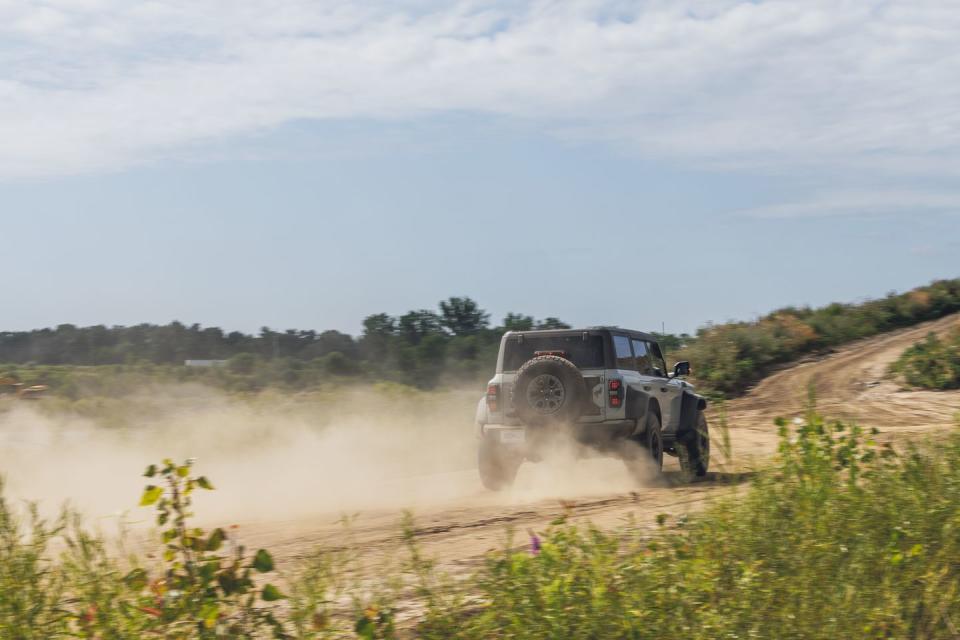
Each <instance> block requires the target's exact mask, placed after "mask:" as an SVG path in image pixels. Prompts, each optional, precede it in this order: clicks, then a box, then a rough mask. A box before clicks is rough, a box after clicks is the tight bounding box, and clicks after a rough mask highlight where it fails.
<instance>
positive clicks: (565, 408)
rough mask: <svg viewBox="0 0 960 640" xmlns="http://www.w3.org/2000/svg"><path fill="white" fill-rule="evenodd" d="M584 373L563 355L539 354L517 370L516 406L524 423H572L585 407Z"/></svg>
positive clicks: (515, 383)
mask: <svg viewBox="0 0 960 640" xmlns="http://www.w3.org/2000/svg"><path fill="white" fill-rule="evenodd" d="M584 393H585V388H584V382H583V376H582V375H581V374H580V370H579V369H577V367H576V365H575V364H573V363H572V362H570V361H569V360H567V359H566V358H561V357H560V356H538V357H536V358H533V359H531V360H528V361H527V362H526V363H525V364H524V365H523V366H522V367H520V369H519V370H518V371H517V379H516V381H515V382H514V384H513V407H514V410H516V412H517V416H518V417H519V418H520V420H521V421H522V422H523V423H524V424H528V425H542V424H554V423H570V422H573V421H575V420H576V419H577V418H579V417H580V413H581V412H582V411H583V397H584Z"/></svg>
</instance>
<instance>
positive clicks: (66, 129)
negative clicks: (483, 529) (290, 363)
mask: <svg viewBox="0 0 960 640" xmlns="http://www.w3.org/2000/svg"><path fill="white" fill-rule="evenodd" d="M958 80H960V11H957V10H956V5H955V4H954V3H953V2H948V1H942V2H929V1H924V0H919V1H913V2H868V1H841V2H837V1H836V0H833V1H830V2H825V1H824V2H819V1H817V0H803V1H798V2H790V1H781V2H735V1H732V0H730V1H726V0H715V1H702V2H689V1H683V0H670V1H665V2H613V1H584V2H580V1H571V0H566V1H563V2H532V3H524V2H489V3H480V2H457V3H439V2H437V3H434V2H427V1H425V0H424V1H410V2H367V1H365V2H362V3H361V2H323V3H318V2H313V1H306V0H303V1H294V0H291V1H283V0H277V1H273V2H253V1H247V0H232V1H231V2H197V1H191V2H186V1H183V2H181V1H172V0H158V1H154V2H144V3H129V2H121V1H119V0H116V1H114V0H52V1H48V2H25V1H23V0H0V219H2V220H0V221H2V225H0V255H2V256H3V258H4V259H3V262H2V264H3V267H4V275H5V279H4V284H5V286H4V289H5V291H6V292H7V293H6V295H4V296H3V299H2V300H3V301H2V302H0V330H3V329H26V328H35V327H40V326H48V325H55V324H59V323H62V322H72V323H76V324H98V323H104V324H130V323H136V322H144V321H148V322H167V321H169V320H172V319H179V320H181V321H184V322H188V323H192V322H200V323H203V324H214V325H219V326H223V327H225V328H228V329H243V330H256V329H257V328H259V327H260V326H262V325H268V326H271V327H274V328H287V327H300V328H318V329H321V328H337V329H341V330H346V331H350V332H356V331H357V330H358V329H359V326H360V322H361V320H362V318H363V317H364V316H366V315H369V314H371V313H375V312H380V311H386V312H389V313H395V314H398V313H402V312H404V311H406V310H409V309H415V308H430V307H434V306H435V305H436V302H437V301H438V300H440V299H441V298H445V297H448V296H450V295H469V296H471V297H474V298H475V299H477V300H478V301H479V302H480V303H481V305H482V306H483V307H484V308H486V309H488V310H489V311H490V312H491V313H492V314H493V316H494V319H495V320H499V319H500V318H502V316H503V314H505V313H506V312H507V311H518V312H524V313H528V314H533V315H535V316H537V317H543V316H547V315H554V316H559V317H561V318H563V319H564V320H566V321H568V322H571V323H575V324H598V323H604V324H608V323H609V324H620V325H624V326H631V327H636V328H659V326H660V323H661V322H664V323H666V327H667V329H668V330H673V331H681V330H688V331H689V330H693V329H695V328H696V327H697V326H699V325H701V324H703V323H705V322H707V321H711V320H713V321H723V320H727V319H731V318H750V317H752V316H754V315H755V314H758V313H764V312H766V311H769V310H770V309H773V308H775V307H778V306H783V305H786V304H807V303H809V304H822V303H825V302H829V301H832V300H844V301H846V300H849V301H853V300H857V299H860V298H863V297H867V296H871V297H872V296H879V295H883V294H884V293H886V292H887V291H890V290H903V289H906V288H909V287H912V286H916V285H918V284H923V283H925V282H928V281H930V280H932V279H935V278H939V277H956V276H960V81H958Z"/></svg>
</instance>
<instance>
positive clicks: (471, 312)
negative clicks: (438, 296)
mask: <svg viewBox="0 0 960 640" xmlns="http://www.w3.org/2000/svg"><path fill="white" fill-rule="evenodd" d="M440 318H441V320H440V322H441V324H442V325H443V327H444V328H445V329H446V330H447V331H449V332H450V333H452V334H453V335H455V336H466V335H470V334H473V333H477V332H478V331H480V330H482V329H485V328H486V327H487V325H488V324H489V321H490V315H489V314H488V313H486V312H485V311H483V310H482V309H481V308H480V307H478V306H477V303H476V302H474V301H473V300H471V299H470V298H457V297H453V298H449V299H447V300H444V301H442V302H440Z"/></svg>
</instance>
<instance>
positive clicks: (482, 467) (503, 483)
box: [477, 433, 523, 491]
mask: <svg viewBox="0 0 960 640" xmlns="http://www.w3.org/2000/svg"><path fill="white" fill-rule="evenodd" d="M496 435H497V434H495V433H487V434H484V436H483V437H482V438H481V439H480V447H479V449H478V450H477V469H478V470H479V471H480V483H481V484H483V486H484V488H486V489H489V490H490V491H502V490H503V489H508V488H509V487H511V486H513V481H514V480H515V479H516V477H517V470H518V469H519V468H520V463H521V462H523V458H521V457H520V456H519V455H518V454H517V453H515V452H511V451H508V450H506V449H505V448H504V447H503V446H502V445H501V444H500V443H499V442H498V441H497V438H496Z"/></svg>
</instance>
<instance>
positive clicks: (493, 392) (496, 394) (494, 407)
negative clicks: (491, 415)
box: [487, 384, 500, 411]
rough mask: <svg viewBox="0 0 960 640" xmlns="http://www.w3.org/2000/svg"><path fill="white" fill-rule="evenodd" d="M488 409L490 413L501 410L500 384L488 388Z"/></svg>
mask: <svg viewBox="0 0 960 640" xmlns="http://www.w3.org/2000/svg"><path fill="white" fill-rule="evenodd" d="M487 409H489V410H490V411H499V410H500V385H498V384H491V385H489V386H487Z"/></svg>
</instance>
